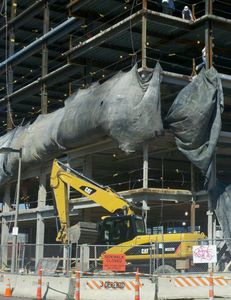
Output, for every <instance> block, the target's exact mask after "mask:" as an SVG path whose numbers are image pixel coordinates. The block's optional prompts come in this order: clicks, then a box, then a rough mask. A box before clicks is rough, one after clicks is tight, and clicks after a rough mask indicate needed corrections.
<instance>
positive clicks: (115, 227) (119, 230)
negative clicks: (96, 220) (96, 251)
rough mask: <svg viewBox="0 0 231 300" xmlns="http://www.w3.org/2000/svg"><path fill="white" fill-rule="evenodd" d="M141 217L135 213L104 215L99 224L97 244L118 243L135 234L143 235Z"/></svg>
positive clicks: (129, 238) (144, 232)
mask: <svg viewBox="0 0 231 300" xmlns="http://www.w3.org/2000/svg"><path fill="white" fill-rule="evenodd" d="M145 234H146V231H145V225H144V221H143V218H141V217H139V216H136V215H116V216H110V217H105V218H104V219H103V220H102V222H101V223H100V226H99V240H98V244H101V245H104V244H107V245H118V244H121V243H123V242H126V241H129V240H132V239H133V238H134V237H136V236H137V235H145Z"/></svg>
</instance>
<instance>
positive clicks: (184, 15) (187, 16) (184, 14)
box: [182, 5, 194, 21]
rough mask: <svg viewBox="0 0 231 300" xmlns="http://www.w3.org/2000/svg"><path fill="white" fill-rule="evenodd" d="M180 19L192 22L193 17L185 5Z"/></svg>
mask: <svg viewBox="0 0 231 300" xmlns="http://www.w3.org/2000/svg"><path fill="white" fill-rule="evenodd" d="M182 19H184V20H189V21H193V20H194V19H193V15H192V12H191V10H190V9H189V7H188V6H187V5H186V6H185V7H184V9H183V10H182Z"/></svg>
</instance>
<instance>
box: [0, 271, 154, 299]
mask: <svg viewBox="0 0 231 300" xmlns="http://www.w3.org/2000/svg"><path fill="white" fill-rule="evenodd" d="M8 278H9V279H10V284H11V288H12V289H13V291H12V296H15V297H28V298H36V292H37V276H34V275H11V274H2V275H0V295H4V291H5V287H6V283H7V279H8ZM93 281H94V282H96V283H98V287H100V286H103V288H96V286H94V287H95V288H94V289H91V288H90V286H91V284H92V282H93ZM134 283H135V276H134V277H118V276H117V277H114V278H105V277H97V278H96V277H84V278H81V281H80V293H81V300H97V299H100V300H108V299H110V300H118V299H119V298H120V299H123V300H131V299H134V297H135V290H134ZM140 285H141V287H140V294H141V299H142V300H150V299H154V295H155V285H154V284H153V283H152V282H151V281H150V280H149V279H147V278H144V279H143V278H142V279H141V282H140ZM74 292H75V278H71V279H70V278H66V277H51V276H43V278H42V296H46V299H56V300H59V299H60V300H63V299H66V298H67V294H68V295H69V297H70V299H74Z"/></svg>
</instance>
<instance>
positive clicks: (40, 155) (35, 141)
mask: <svg viewBox="0 0 231 300" xmlns="http://www.w3.org/2000/svg"><path fill="white" fill-rule="evenodd" d="M160 82H161V67H160V65H159V64H157V65H156V67H155V69H154V71H153V73H151V74H149V75H145V76H140V74H139V73H138V71H137V67H136V66H135V67H133V68H132V69H131V70H130V71H129V72H126V73H125V72H119V73H117V74H116V75H115V76H113V77H112V78H111V79H109V80H108V81H106V82H104V83H103V84H98V83H97V84H93V85H91V86H90V87H89V88H87V89H82V90H81V89H80V90H78V92H77V93H76V94H73V95H72V96H71V97H69V98H68V99H67V100H66V101H65V106H64V107H63V108H61V109H59V110H57V111H55V112H53V113H50V114H47V115H40V116H39V117H38V118H37V119H36V121H35V122H34V123H33V124H28V125H26V126H22V127H18V128H16V129H14V130H13V131H11V132H10V133H8V134H6V135H4V136H2V137H0V148H1V147H6V146H7V147H12V148H16V149H19V148H22V168H23V170H24V171H25V169H26V168H30V166H34V165H35V164H36V163H37V162H41V161H46V160H49V159H52V158H55V157H57V156H58V155H60V154H61V153H63V152H64V151H67V150H69V149H73V148H77V147H79V146H82V145H88V144H92V143H94V142H97V141H98V140H99V139H101V138H104V137H111V138H112V139H113V140H115V141H116V142H117V143H118V146H119V147H120V148H121V149H122V150H124V151H125V152H127V153H129V152H132V151H135V150H136V149H137V147H139V146H140V145H141V144H142V143H143V142H144V141H147V140H150V139H152V138H154V137H156V136H157V135H160V134H162V132H163V124H162V119H161V105H160ZM17 163H18V162H17V154H9V155H0V184H2V183H3V182H4V181H6V180H7V179H8V178H9V176H11V175H13V174H14V173H15V169H16V167H17Z"/></svg>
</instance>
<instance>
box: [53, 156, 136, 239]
mask: <svg viewBox="0 0 231 300" xmlns="http://www.w3.org/2000/svg"><path fill="white" fill-rule="evenodd" d="M50 185H51V187H52V189H53V192H54V198H55V204H56V208H57V211H58V216H59V221H60V227H61V228H60V230H59V232H58V235H57V238H56V240H57V241H60V242H62V243H67V242H68V229H69V227H70V222H69V202H68V200H69V199H68V193H67V187H68V186H71V187H72V188H74V189H75V190H76V191H78V192H80V193H81V194H82V195H83V196H85V197H87V198H89V199H90V200H92V201H94V202H95V203H97V204H99V205H100V206H101V207H103V208H105V209H106V210H107V211H108V212H110V213H116V212H121V211H122V212H123V213H124V214H125V215H132V214H134V212H133V210H132V209H131V208H130V204H129V203H128V202H127V201H126V200H125V199H123V198H122V197H120V196H119V195H118V194H116V193H115V192H114V191H112V190H111V189H110V188H109V187H104V186H102V185H99V184H98V183H96V182H94V181H93V180H91V179H89V178H87V177H86V176H84V175H83V174H81V173H79V172H77V171H75V170H73V169H72V168H70V167H67V166H66V165H64V164H63V163H61V162H60V161H58V160H54V161H53V166H52V171H51V177H50Z"/></svg>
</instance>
